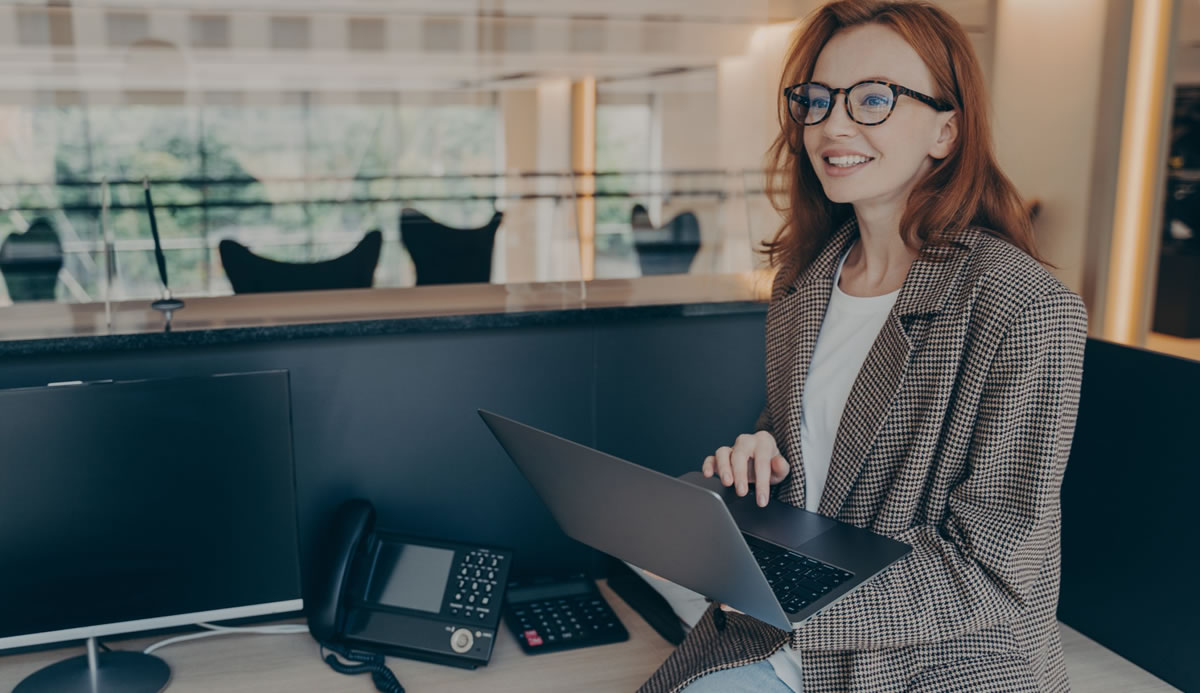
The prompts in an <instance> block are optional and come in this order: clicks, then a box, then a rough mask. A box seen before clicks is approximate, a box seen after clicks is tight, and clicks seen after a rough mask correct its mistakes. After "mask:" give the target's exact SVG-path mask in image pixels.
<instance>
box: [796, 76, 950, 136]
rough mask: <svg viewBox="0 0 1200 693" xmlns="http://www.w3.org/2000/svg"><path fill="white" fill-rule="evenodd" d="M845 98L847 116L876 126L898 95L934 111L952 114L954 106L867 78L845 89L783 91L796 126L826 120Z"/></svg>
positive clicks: (811, 86) (816, 86)
mask: <svg viewBox="0 0 1200 693" xmlns="http://www.w3.org/2000/svg"><path fill="white" fill-rule="evenodd" d="M838 94H845V95H846V100H845V103H846V114H847V115H849V116H850V119H851V120H853V121H854V122H856V123H858V124H859V125H879V124H880V123H882V122H883V121H885V120H887V119H888V116H890V115H892V111H893V110H895V109H896V100H897V99H899V98H900V95H901V94H903V95H905V96H911V97H912V98H914V99H916V100H917V101H920V102H921V103H923V104H925V105H927V106H929V107H930V108H932V109H934V110H937V111H952V110H954V107H953V106H950V105H948V104H944V103H942V102H940V101H938V100H937V99H935V98H933V97H931V96H926V95H924V94H922V93H921V92H919V91H913V90H912V89H909V88H908V87H902V86H900V85H899V84H892V83H891V82H881V81H879V80H875V79H868V80H865V81H862V82H859V83H858V84H855V85H853V86H851V87H849V88H847V89H834V88H833V87H830V86H829V85H826V84H821V83H820V82H805V83H803V84H794V85H792V86H790V87H787V88H785V89H784V90H783V95H784V97H785V98H787V104H788V115H789V116H791V118H792V120H794V121H795V122H796V123H797V124H798V125H816V124H817V123H820V122H821V121H823V120H825V119H826V118H828V117H829V114H830V112H832V110H833V100H834V98H836V97H837V95H838Z"/></svg>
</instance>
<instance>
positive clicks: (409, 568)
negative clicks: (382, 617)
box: [366, 541, 454, 613]
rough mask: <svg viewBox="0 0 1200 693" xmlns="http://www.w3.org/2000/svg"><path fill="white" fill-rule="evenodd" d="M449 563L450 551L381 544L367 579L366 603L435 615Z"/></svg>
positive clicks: (448, 574)
mask: <svg viewBox="0 0 1200 693" xmlns="http://www.w3.org/2000/svg"><path fill="white" fill-rule="evenodd" d="M453 562H454V551H452V550H450V549H441V548H437V547H433V546H420V545H417V544H405V543H397V542H388V541H384V542H382V543H380V545H379V551H378V553H377V554H376V556H375V565H374V567H373V570H372V571H371V576H370V577H369V578H368V583H367V590H366V601H368V602H371V603H375V604H380V605H382V606H391V607H396V608H401V609H414V610H416V611H428V612H431V613H437V612H439V611H441V609H442V599H443V597H444V596H445V593H446V585H447V583H448V582H449V580H448V578H449V577H450V566H451V564H452V563H453Z"/></svg>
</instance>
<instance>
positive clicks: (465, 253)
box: [400, 208, 504, 286]
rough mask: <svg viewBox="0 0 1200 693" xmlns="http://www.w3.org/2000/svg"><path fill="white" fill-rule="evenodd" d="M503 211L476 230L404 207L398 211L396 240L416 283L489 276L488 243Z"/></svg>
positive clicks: (461, 281)
mask: <svg viewBox="0 0 1200 693" xmlns="http://www.w3.org/2000/svg"><path fill="white" fill-rule="evenodd" d="M503 218H504V213H503V212H496V213H495V214H493V215H492V219H491V221H489V222H488V223H486V224H484V225H483V226H480V227H479V228H476V229H459V228H455V227H453V226H446V225H445V224H441V223H439V222H436V221H434V220H433V219H430V218H429V217H428V216H427V215H425V214H424V213H422V212H418V211H417V210H415V209H410V208H405V209H404V210H402V211H401V212H400V239H401V241H402V242H403V243H404V247H405V249H406V250H408V254H409V255H410V256H411V257H412V259H413V264H414V265H415V266H416V268H417V286H423V285H428V284H466V283H471V282H487V281H490V280H491V278H492V246H493V245H494V243H495V240H496V230H497V229H498V228H500V222H501V220H503Z"/></svg>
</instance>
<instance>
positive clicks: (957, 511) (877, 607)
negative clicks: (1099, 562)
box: [792, 289, 1087, 650]
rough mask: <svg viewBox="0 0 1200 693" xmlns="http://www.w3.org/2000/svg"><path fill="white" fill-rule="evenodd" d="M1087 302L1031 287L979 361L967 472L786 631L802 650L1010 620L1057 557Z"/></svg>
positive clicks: (865, 645)
mask: <svg viewBox="0 0 1200 693" xmlns="http://www.w3.org/2000/svg"><path fill="white" fill-rule="evenodd" d="M1086 339H1087V312H1086V310H1085V309H1084V307H1083V303H1082V301H1080V300H1079V297H1078V296H1076V295H1075V294H1073V293H1070V292H1069V291H1066V290H1065V289H1057V290H1055V291H1053V292H1051V293H1048V294H1044V295H1042V296H1041V297H1039V298H1035V299H1034V300H1033V301H1032V302H1031V303H1029V304H1028V305H1027V306H1026V307H1025V308H1024V309H1023V310H1021V311H1020V313H1019V316H1018V318H1017V319H1016V321H1015V322H1014V323H1012V324H1011V325H1010V327H1009V328H1008V330H1007V332H1006V333H1005V335H1004V336H1003V337H1002V339H1001V342H1000V345H999V347H998V350H997V352H996V354H995V356H994V357H993V359H992V360H991V362H990V364H988V366H987V375H986V376H985V380H984V384H983V389H982V391H981V399H980V403H979V410H978V419H977V421H976V424H975V428H974V433H973V438H972V440H971V443H970V447H969V449H968V453H967V471H966V476H965V478H964V479H963V481H961V482H960V483H959V484H958V485H956V486H955V487H954V488H953V489H952V490H951V491H950V494H949V497H948V505H949V507H948V512H947V513H946V515H945V519H944V521H942V522H940V523H938V524H937V525H918V526H916V527H913V528H911V529H909V530H908V531H906V532H903V533H901V534H900V535H898V536H896V537H895V538H896V539H898V540H900V541H904V542H906V543H908V544H911V545H912V547H913V550H912V553H910V554H909V555H908V556H907V557H905V558H904V559H902V560H901V561H900V562H898V563H896V564H895V565H893V566H892V567H891V568H889V569H888V570H886V571H884V572H883V573H882V574H881V575H880V576H879V577H877V578H876V579H875V580H873V581H872V582H870V583H868V584H867V585H864V586H863V587H862V588H860V589H859V590H858V591H856V592H854V593H852V594H850V595H849V596H847V597H846V598H845V599H843V600H842V601H840V602H838V603H837V604H835V605H833V606H832V607H830V608H829V609H827V610H826V611H824V612H822V613H821V614H820V615H818V616H816V617H814V618H812V619H810V620H809V621H808V622H806V623H805V624H804V625H803V626H801V627H799V628H797V629H795V630H794V631H793V632H792V647H795V648H799V649H805V650H875V649H886V648H898V647H907V646H912V645H918V644H922V643H931V642H939V641H945V640H950V639H953V638H956V637H959V636H962V635H966V634H969V633H973V632H976V631H979V630H982V629H984V628H988V627H990V626H993V625H996V624H998V623H1001V622H1004V621H1007V620H1010V619H1011V617H1012V616H1013V615H1014V613H1015V611H1016V610H1017V609H1019V608H1021V607H1022V606H1023V605H1024V604H1025V603H1026V600H1027V599H1029V597H1030V596H1031V591H1032V590H1033V589H1034V588H1035V583H1037V581H1038V577H1039V574H1041V573H1042V571H1043V570H1045V566H1046V564H1047V562H1049V561H1055V562H1057V561H1058V560H1059V554H1058V551H1059V548H1058V547H1059V532H1060V510H1059V489H1060V486H1061V482H1062V475H1063V471H1064V469H1065V467H1066V462H1067V457H1068V454H1069V452H1070V446H1071V438H1072V435H1073V434H1074V429H1075V417H1076V412H1077V408H1078V403H1079V387H1080V380H1081V377H1082V370H1083V349H1084V343H1085V341H1086Z"/></svg>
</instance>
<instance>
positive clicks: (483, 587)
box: [442, 549, 509, 623]
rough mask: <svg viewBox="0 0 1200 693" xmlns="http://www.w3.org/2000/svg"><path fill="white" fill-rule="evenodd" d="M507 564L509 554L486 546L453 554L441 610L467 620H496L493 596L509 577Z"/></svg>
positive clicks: (495, 603) (496, 610) (496, 603)
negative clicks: (457, 554)
mask: <svg viewBox="0 0 1200 693" xmlns="http://www.w3.org/2000/svg"><path fill="white" fill-rule="evenodd" d="M508 563H509V557H508V556H506V555H505V554H502V553H498V552H496V551H490V550H488V549H476V550H474V551H470V552H466V553H465V554H463V555H462V556H456V557H455V560H454V564H453V566H452V568H451V572H450V584H449V588H448V589H447V590H446V603H445V604H444V605H443V608H442V613H444V614H446V615H449V616H456V617H459V618H462V619H464V620H466V621H476V622H488V623H493V622H495V621H496V618H495V615H496V614H497V613H499V608H500V604H499V603H498V601H497V598H496V597H497V595H499V594H500V592H501V590H500V589H499V586H500V585H503V584H505V580H507V579H508Z"/></svg>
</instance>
